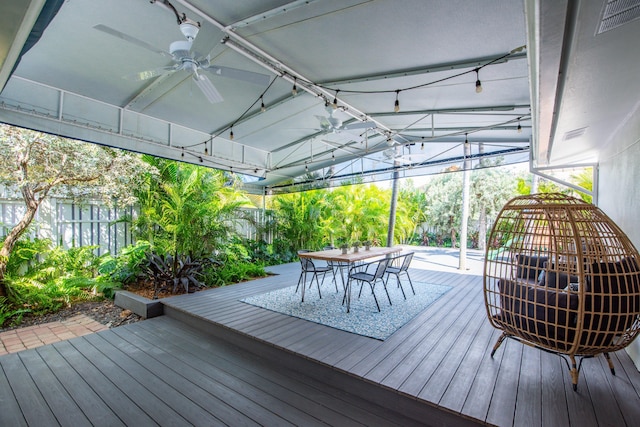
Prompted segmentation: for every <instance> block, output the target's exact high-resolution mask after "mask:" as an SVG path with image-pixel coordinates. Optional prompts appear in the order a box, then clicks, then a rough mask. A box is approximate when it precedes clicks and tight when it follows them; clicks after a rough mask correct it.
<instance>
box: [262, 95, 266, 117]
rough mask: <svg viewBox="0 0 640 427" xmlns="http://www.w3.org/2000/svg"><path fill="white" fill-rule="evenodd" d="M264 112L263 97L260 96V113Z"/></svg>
mask: <svg viewBox="0 0 640 427" xmlns="http://www.w3.org/2000/svg"><path fill="white" fill-rule="evenodd" d="M265 111H267V107H265V106H264V98H263V95H260V112H261V113H264V112H265Z"/></svg>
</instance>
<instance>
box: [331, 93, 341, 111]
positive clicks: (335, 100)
mask: <svg viewBox="0 0 640 427" xmlns="http://www.w3.org/2000/svg"><path fill="white" fill-rule="evenodd" d="M338 92H340V91H339V90H337V91H336V95H335V96H334V97H333V104H332V106H333V109H334V110H335V109H336V108H338Z"/></svg>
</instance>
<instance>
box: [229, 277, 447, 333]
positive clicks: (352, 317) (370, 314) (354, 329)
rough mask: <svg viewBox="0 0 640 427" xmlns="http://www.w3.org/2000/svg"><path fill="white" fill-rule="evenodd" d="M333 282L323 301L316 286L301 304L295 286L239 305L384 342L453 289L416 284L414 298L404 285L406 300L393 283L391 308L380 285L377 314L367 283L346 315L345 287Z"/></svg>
mask: <svg viewBox="0 0 640 427" xmlns="http://www.w3.org/2000/svg"><path fill="white" fill-rule="evenodd" d="M330 282H331V281H330V279H329V278H327V280H326V281H325V283H324V284H323V285H322V287H321V288H320V289H321V292H322V298H319V297H318V288H317V287H316V285H315V282H314V285H313V287H312V288H311V289H309V288H308V289H307V290H306V291H305V297H304V302H301V301H300V290H299V289H298V292H295V289H296V287H295V286H290V287H287V288H282V289H277V290H275V291H269V292H265V293H263V294H258V295H254V296H251V297H247V298H243V299H241V300H240V301H241V302H244V303H247V304H251V305H255V306H257V307H262V308H266V309H268V310H272V311H275V312H278V313H282V314H286V315H289V316H293V317H297V318H300V319H304V320H308V321H311V322H315V323H320V324H321V325H326V326H330V327H332V328H336V329H341V330H343V331H347V332H351V333H354V334H358V335H364V336H367V337H371V338H375V339H379V340H385V339H387V338H388V337H389V336H391V334H393V333H394V332H395V331H396V330H398V329H399V328H400V327H401V326H403V325H404V324H405V323H407V322H408V321H410V320H411V319H413V318H414V317H415V316H416V315H417V314H418V313H420V312H421V311H423V310H424V309H425V308H427V307H428V306H429V305H431V304H432V303H433V302H434V301H436V300H437V299H438V298H440V297H441V296H442V295H444V294H445V293H446V292H447V291H449V290H450V289H451V286H446V285H436V284H432V283H424V282H414V283H413V287H414V288H415V290H416V294H415V295H413V293H412V292H411V287H410V286H409V283H406V284H404V283H403V287H404V290H405V293H406V294H407V299H406V300H405V299H404V298H403V297H402V292H401V291H400V289H399V288H398V286H397V285H396V282H395V281H394V280H393V279H392V280H390V283H389V284H388V285H387V289H388V290H389V296H390V297H391V302H392V303H393V305H391V306H390V305H389V300H388V299H387V295H386V294H385V293H384V288H383V286H382V284H381V283H380V282H378V284H377V285H376V287H375V292H376V297H377V298H378V303H379V304H380V310H381V311H380V312H378V309H377V308H376V303H375V301H374V300H373V296H372V295H371V288H369V285H368V284H366V283H365V285H364V288H363V289H362V296H361V297H360V298H358V291H359V290H360V285H359V284H354V285H353V288H352V291H351V312H350V313H347V310H346V307H345V306H344V305H342V297H343V292H342V286H341V285H339V286H338V287H339V288H340V292H337V293H336V290H335V287H334V285H333V284H332V283H330ZM307 286H308V284H307Z"/></svg>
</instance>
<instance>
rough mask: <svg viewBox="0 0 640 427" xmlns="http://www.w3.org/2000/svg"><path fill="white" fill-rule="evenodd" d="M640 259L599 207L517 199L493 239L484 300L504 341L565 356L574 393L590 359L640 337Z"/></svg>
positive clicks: (548, 197)
mask: <svg viewBox="0 0 640 427" xmlns="http://www.w3.org/2000/svg"><path fill="white" fill-rule="evenodd" d="M639 261H640V255H639V254H638V251H637V250H636V248H635V247H634V246H633V244H632V243H631V241H630V240H629V238H628V237H627V236H626V235H625V234H624V232H622V230H621V229H620V228H619V227H618V226H617V225H616V224H615V223H614V222H613V221H612V220H611V219H609V218H608V217H607V216H606V215H605V214H604V213H603V212H602V211H601V210H600V209H599V208H597V207H596V206H594V205H592V204H589V203H585V202H583V201H581V200H579V199H576V198H573V197H569V196H565V195H562V194H534V195H530V196H521V197H516V198H514V199H512V200H511V201H509V202H508V203H507V204H506V205H505V206H504V207H503V209H502V210H501V212H500V213H499V215H498V217H497V219H496V222H495V223H494V226H493V228H492V230H491V233H490V235H489V244H488V245H487V252H486V256H485V266H484V280H483V287H484V298H485V307H486V310H487V316H488V319H489V321H490V323H491V324H492V325H493V326H494V327H495V328H497V329H500V330H502V334H501V336H500V337H499V338H498V341H497V342H496V343H495V345H494V347H493V349H492V352H491V356H492V357H493V355H494V354H495V352H496V351H497V349H498V348H499V347H500V345H501V344H502V343H503V342H504V340H505V339H507V338H511V339H514V340H517V341H519V342H521V343H523V344H526V345H529V346H533V347H535V348H538V349H541V350H543V351H546V352H550V353H554V354H558V355H560V356H562V358H563V360H564V361H565V362H566V364H567V366H568V368H569V372H570V374H571V381H572V384H573V389H574V390H577V386H578V377H579V373H580V368H581V366H582V362H583V361H584V360H585V359H588V358H592V357H595V356H598V355H601V354H602V355H603V356H604V357H605V358H606V360H607V363H608V365H609V368H610V370H611V373H612V374H614V375H615V368H614V366H613V363H612V360H611V357H610V356H609V354H610V353H612V352H614V351H617V350H620V349H623V348H624V347H626V346H627V345H629V344H630V343H631V342H632V341H633V340H634V339H635V338H636V336H637V335H638V333H639V332H640V268H639V264H638V263H639Z"/></svg>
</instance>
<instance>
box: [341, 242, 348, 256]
mask: <svg viewBox="0 0 640 427" xmlns="http://www.w3.org/2000/svg"><path fill="white" fill-rule="evenodd" d="M340 249H342V255H346V254H347V251H348V250H349V244H348V243H343V244H341V245H340Z"/></svg>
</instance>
